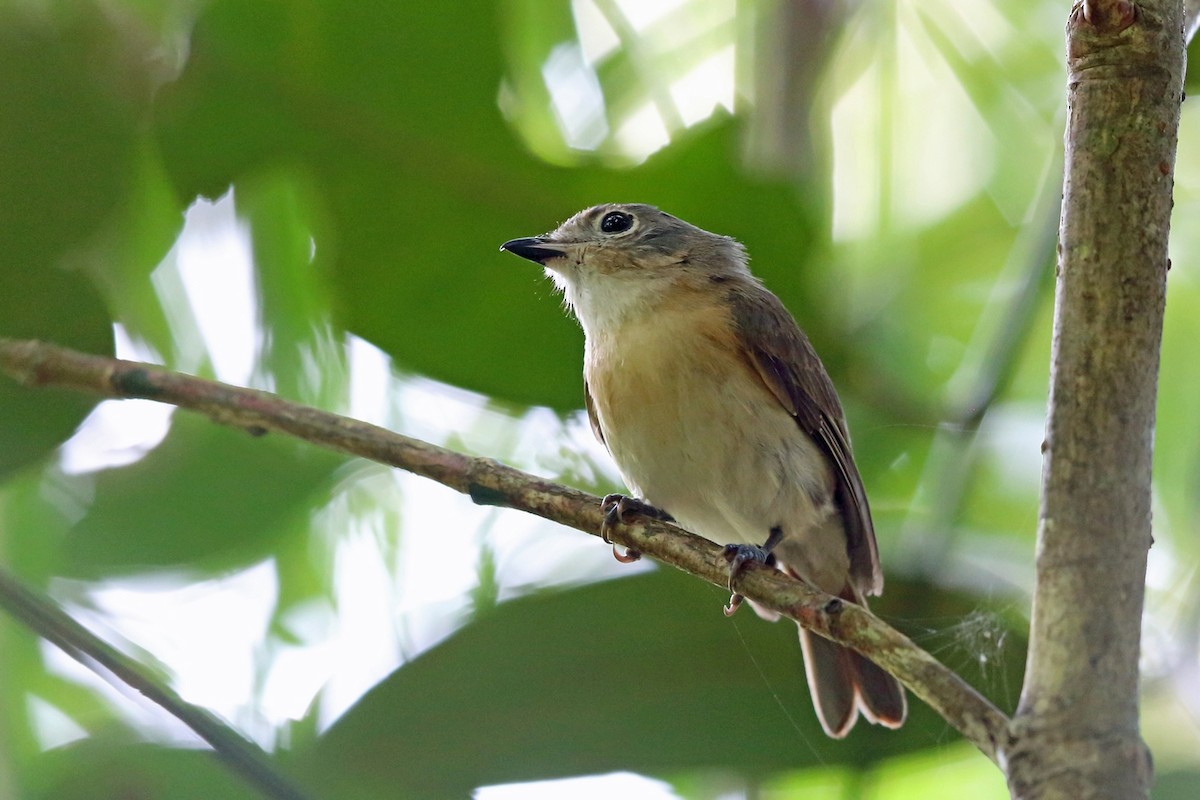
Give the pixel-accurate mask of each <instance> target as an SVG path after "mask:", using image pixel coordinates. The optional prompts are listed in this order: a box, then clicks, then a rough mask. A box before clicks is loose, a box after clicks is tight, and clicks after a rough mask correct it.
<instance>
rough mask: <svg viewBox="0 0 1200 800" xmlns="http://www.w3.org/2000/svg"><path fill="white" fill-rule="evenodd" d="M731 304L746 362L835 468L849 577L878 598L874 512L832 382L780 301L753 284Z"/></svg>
mask: <svg viewBox="0 0 1200 800" xmlns="http://www.w3.org/2000/svg"><path fill="white" fill-rule="evenodd" d="M731 300H732V308H733V316H734V321H735V323H736V324H737V327H738V333H739V336H740V337H741V346H742V350H743V353H744V354H745V357H746V358H747V359H748V360H749V362H750V363H751V364H752V365H753V366H754V368H755V370H756V371H757V372H758V375H759V376H760V377H761V378H762V380H763V383H764V384H766V386H767V388H768V389H769V390H770V391H771V393H772V394H774V395H775V397H776V399H778V400H779V402H780V404H781V405H782V406H783V407H784V409H786V410H787V412H788V413H789V414H791V415H792V416H793V417H794V418H795V419H796V423H797V424H798V425H799V426H800V429H801V430H803V431H804V432H805V433H807V434H808V435H809V436H811V437H812V439H813V441H814V442H816V443H817V445H818V446H819V447H820V448H821V450H822V451H823V452H824V453H825V455H826V456H827V457H828V458H829V460H830V463H831V464H832V465H833V468H834V477H835V480H836V487H835V489H834V502H835V503H836V504H837V506H838V509H839V511H841V514H842V519H843V520H844V522H845V526H846V540H847V544H846V547H847V551H848V553H849V555H850V575H851V577H852V578H853V582H854V583H855V585H856V588H858V589H859V591H862V592H863V593H865V594H879V592H880V591H882V589H883V573H882V570H881V569H880V566H879V549H878V545H877V544H876V542H875V528H874V525H873V523H872V522H871V509H870V506H869V505H868V504H867V492H866V489H865V488H864V487H863V483H862V477H861V476H860V475H859V474H858V467H856V466H855V464H854V456H853V453H852V451H851V449H850V434H849V432H848V431H847V429H846V418H845V415H844V414H843V412H842V404H841V402H839V400H838V396H837V391H836V390H835V389H834V387H833V381H831V380H830V378H829V374H828V373H827V372H826V371H825V367H824V365H823V364H821V360H820V358H818V357H817V353H816V351H815V350H813V346H812V344H811V343H810V342H809V341H808V337H807V336H805V335H804V332H803V331H801V330H800V327H799V326H798V325H797V324H796V321H795V319H793V318H792V315H791V314H790V313H788V310H787V309H786V308H785V307H784V305H783V303H782V302H780V300H779V298H777V297H775V295H773V294H771V293H770V292H768V291H766V290H765V289H763V288H762V287H761V286H758V285H752V286H747V287H735V288H733V289H732V291H731Z"/></svg>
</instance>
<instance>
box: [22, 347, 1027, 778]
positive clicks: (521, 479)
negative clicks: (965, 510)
mask: <svg viewBox="0 0 1200 800" xmlns="http://www.w3.org/2000/svg"><path fill="white" fill-rule="evenodd" d="M0 369H3V371H5V372H7V373H8V374H10V375H11V376H13V377H14V378H16V379H17V380H18V381H20V382H22V383H25V384H27V385H30V386H59V387H66V388H70V389H75V390H78V391H82V392H88V393H92V394H99V395H103V396H105V397H114V398H144V399H149V400H157V401H159V402H163V403H171V404H173V405H177V406H180V407H182V408H188V409H192V410H193V411H199V412H201V413H203V414H206V415H207V416H209V417H210V418H211V419H213V420H214V421H216V422H219V423H221V424H224V425H230V426H233V427H239V428H243V429H245V430H247V431H248V432H250V433H252V434H255V435H261V434H264V433H267V432H276V433H286V434H289V435H292V436H296V437H298V438H300V439H303V440H305V441H308V442H311V443H313V444H317V445H320V446H322V447H327V448H329V449H332V450H337V451H339V452H342V453H347V454H349V455H353V456H360V457H363V458H368V459H371V460H373V461H378V462H380V463H383V464H387V465H390V466H393V467H398V468H400V469H404V470H407V471H409V472H413V473H416V474H418V475H422V476H424V477H427V478H431V479H432V480H435V481H437V482H439V483H441V484H444V485H445V486H449V487H450V488H452V489H456V490H458V491H460V492H462V493H464V494H467V495H469V496H470V497H471V499H472V500H474V501H475V502H476V503H480V504H484V505H496V506H506V507H509V508H515V509H520V510H522V511H526V512H529V513H531V514H537V515H538V516H540V517H544V518H546V519H550V520H553V521H555V522H559V523H561V524H563V525H569V526H570V527H573V528H577V529H579V530H581V531H584V532H585V533H590V534H592V535H599V530H600V524H601V521H602V516H601V512H600V500H599V498H597V497H595V496H593V495H590V494H587V493H586V492H581V491H578V490H576V489H571V488H569V487H566V486H562V485H560V484H557V483H553V482H551V481H547V480H544V479H542V478H538V477H536V476H533V475H530V474H528V473H525V472H522V471H520V470H517V469H513V468H512V467H509V466H505V465H504V464H500V463H499V462H497V461H494V460H492V459H489V458H477V457H472V456H467V455H463V454H461V453H456V452H454V451H452V450H447V449H445V448H443V447H438V446H437V445H433V444H429V443H427V442H423V441H420V440H418V439H413V438H410V437H407V436H403V435H400V434H397V433H393V432H392V431H389V430H386V429H384V428H380V427H378V426H376V425H371V424H368V423H366V422H361V421H358V420H354V419H349V418H347V417H342V416H339V415H337V414H332V413H329V412H326V411H320V410H318V409H315V408H311V407H308V406H303V405H299V404H297V403H291V402H288V401H286V400H283V399H282V398H280V397H278V396H276V395H273V394H270V393H267V392H261V391H257V390H254V389H241V388H237V387H234V386H229V385H227V384H223V383H217V382H215V381H208V380H203V379H201V378H196V377H192V376H189V375H183V374H180V373H177V372H172V371H170V370H167V369H163V368H162V367H155V366H151V365H148V364H139V363H136V362H132V361H122V360H118V359H112V358H104V357H100V356H92V355H87V354H84V353H79V352H76V351H73V350H68V349H65V348H62V347H58V346H55V345H50V344H45V343H42V342H35V341H18V340H12V339H2V338H0ZM609 533H610V535H611V538H612V539H613V540H614V541H615V542H617V543H618V544H622V545H625V546H627V547H632V548H635V549H637V550H639V551H641V552H642V553H645V554H646V555H650V556H653V557H654V558H656V559H658V560H659V561H662V562H664V563H667V564H670V565H672V566H675V567H678V568H679V569H682V570H684V571H685V572H689V573H691V574H693V575H695V576H697V577H699V578H703V579H704V580H706V581H708V582H709V583H712V584H715V585H717V586H725V585H726V583H727V581H728V579H729V567H728V563H727V562H726V561H725V560H724V558H723V557H722V555H721V548H720V547H719V546H718V545H715V544H713V543H712V542H710V541H708V540H707V539H702V538H700V537H699V536H695V535H693V534H691V533H688V532H687V531H684V530H682V529H680V528H677V527H675V526H674V525H670V524H668V523H664V522H658V521H655V520H644V521H638V522H634V523H629V524H622V525H618V526H616V527H614V528H612V529H611V530H610V531H609ZM738 590H739V592H741V593H742V594H744V595H745V596H746V597H748V598H750V599H751V600H754V601H755V602H757V603H760V604H762V605H763V606H765V607H767V608H770V609H772V610H774V611H778V612H779V613H780V614H783V615H784V616H787V617H790V618H791V619H794V620H796V621H797V622H799V623H800V624H801V625H803V626H804V627H806V628H809V629H811V630H813V631H816V632H817V633H819V634H821V635H823V636H827V637H828V638H830V639H833V640H834V641H837V642H840V643H842V644H845V645H848V646H850V647H852V648H854V649H855V650H858V651H859V652H861V653H863V654H864V655H866V656H868V657H870V658H871V659H872V660H874V661H875V662H877V663H878V664H879V665H880V666H882V667H883V668H884V669H886V670H888V671H889V672H891V673H893V674H894V675H895V676H896V677H897V678H899V679H900V680H901V681H902V682H903V683H904V684H905V685H906V686H907V687H908V688H909V689H910V690H911V691H912V692H913V693H914V694H915V695H916V696H917V697H919V698H921V699H922V700H924V701H925V702H926V703H927V704H929V706H931V707H932V708H933V709H934V710H935V711H937V712H938V713H939V714H941V715H942V717H944V718H945V719H946V720H947V721H948V722H949V723H950V724H951V725H953V726H954V727H955V728H956V729H957V730H958V731H959V732H960V733H962V735H963V736H964V737H965V738H966V739H968V740H969V741H971V742H972V743H974V744H975V746H976V747H978V748H979V749H980V751H982V752H983V754H984V755H986V756H987V757H988V758H990V759H992V760H993V761H996V760H997V758H998V756H997V750H998V748H999V747H1000V746H1001V744H1002V743H1003V741H1004V740H1005V738H1006V736H1007V727H1008V722H1009V721H1008V718H1007V717H1005V715H1004V714H1003V713H1002V712H1001V711H1000V710H999V709H997V708H996V707H995V706H994V705H992V704H991V703H990V702H989V701H988V700H987V699H985V698H984V697H983V696H982V695H980V694H979V693H978V692H976V691H975V690H974V689H973V688H971V686H970V685H968V684H967V683H966V682H965V681H963V680H962V679H961V678H960V677H959V676H958V675H956V674H955V673H954V672H953V671H951V670H950V669H948V668H947V667H946V666H944V665H943V664H942V663H941V662H939V661H938V660H937V659H935V658H934V657H933V656H931V655H930V654H929V653H927V652H925V651H924V650H922V649H921V648H919V647H917V645H915V644H914V643H913V642H912V641H911V640H909V639H908V638H907V637H906V636H904V635H903V634H901V633H900V632H899V631H897V630H895V629H894V628H892V627H891V626H889V625H887V624H886V623H884V622H883V621H882V620H880V619H879V618H878V617H875V616H874V615H873V614H871V613H870V612H869V611H867V610H866V609H864V608H861V607H859V606H856V605H853V604H850V603H843V602H842V601H840V600H838V599H837V598H835V597H833V596H832V595H827V594H825V593H823V592H820V591H817V590H816V589H813V588H812V587H810V586H808V585H807V584H804V583H802V582H800V581H797V580H794V579H792V578H790V577H788V576H786V575H784V574H782V573H780V572H778V571H776V570H773V569H751V570H748V571H747V572H746V573H745V574H744V576H743V577H742V578H741V580H740V582H739V586H738ZM39 632H41V631H40V629H39ZM168 710H170V709H168Z"/></svg>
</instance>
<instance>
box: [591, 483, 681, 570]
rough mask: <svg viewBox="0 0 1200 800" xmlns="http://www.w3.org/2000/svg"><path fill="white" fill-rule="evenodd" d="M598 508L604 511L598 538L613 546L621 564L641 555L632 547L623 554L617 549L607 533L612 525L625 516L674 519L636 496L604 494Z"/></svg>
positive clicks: (622, 520)
mask: <svg viewBox="0 0 1200 800" xmlns="http://www.w3.org/2000/svg"><path fill="white" fill-rule="evenodd" d="M600 510H601V511H602V512H604V521H603V522H601V523H600V538H601V539H603V540H604V541H605V542H607V543H608V544H611V545H612V546H613V558H615V559H616V560H617V561H620V562H621V563H622V564H629V563H632V562H634V561H637V560H638V559H639V558H641V557H642V554H641V552H640V551H638V550H637V549H635V548H633V547H630V548H627V549H626V550H625V553H624V554H622V553H621V552H620V551H619V550H617V545H616V544H614V543H613V540H612V538H611V537H610V536H609V535H608V532H609V530H610V529H612V527H613V526H615V525H619V524H621V523H623V522H625V519H626V517H627V516H641V517H649V518H651V519H661V520H665V521H667V522H672V521H674V520H673V518H672V517H671V515H670V514H668V513H667V512H665V511H663V510H662V509H660V508H655V507H654V506H652V505H650V504H649V503H644V502H642V501H641V500H638V499H637V498H636V497H627V496H625V495H623V494H610V495H605V497H604V499H603V500H602V501H600Z"/></svg>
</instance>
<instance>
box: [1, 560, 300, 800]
mask: <svg viewBox="0 0 1200 800" xmlns="http://www.w3.org/2000/svg"><path fill="white" fill-rule="evenodd" d="M0 608H3V609H4V610H5V611H7V612H8V613H9V614H11V615H12V616H14V617H15V618H17V619H18V620H20V621H21V622H23V623H25V625H26V626H28V627H29V628H30V629H32V630H33V631H36V632H37V634H38V635H39V636H41V637H42V638H44V639H45V640H46V641H48V642H50V643H51V644H53V645H56V646H57V647H58V648H60V649H61V650H62V651H63V652H64V653H66V654H67V655H69V656H70V657H71V658H73V659H75V660H76V661H78V662H79V663H81V664H83V665H84V666H85V667H88V668H89V669H91V670H93V671H96V672H100V670H101V669H103V670H105V671H107V672H108V673H109V674H110V675H111V676H112V677H114V678H116V679H118V680H120V681H121V682H122V683H124V684H125V685H127V686H130V687H132V688H133V689H136V690H137V691H138V692H141V693H142V694H143V695H145V696H146V697H148V698H149V699H150V700H152V701H154V702H155V703H157V704H158V705H159V706H161V707H162V708H164V709H166V710H167V711H168V712H169V713H170V714H171V715H172V716H174V717H175V718H176V719H178V720H179V721H180V722H182V723H183V724H184V725H187V726H188V727H189V728H191V729H192V731H194V732H195V733H196V735H198V736H199V737H200V738H201V739H203V740H204V741H206V742H208V743H209V744H210V745H212V748H213V751H214V752H215V753H216V754H217V756H218V757H219V758H220V759H221V760H222V761H224V762H225V763H226V764H227V765H228V766H229V768H230V769H231V770H232V771H233V772H234V773H235V774H237V775H239V776H241V777H242V778H243V779H244V780H245V781H246V782H247V783H249V784H250V785H252V786H254V787H256V788H257V789H258V790H259V791H260V792H262V794H263V796H264V797H270V798H274V800H305V798H307V797H308V795H307V794H306V793H305V792H303V791H301V790H300V789H299V788H298V787H297V786H295V785H294V784H292V782H291V781H290V779H288V778H286V777H284V776H283V775H282V774H281V773H280V772H279V769H278V767H277V766H276V765H275V764H274V763H272V761H271V758H270V756H268V755H267V754H266V753H264V752H263V751H262V750H261V749H259V747H258V746H257V745H256V744H254V743H253V742H251V741H250V740H248V739H245V738H243V737H242V736H241V735H240V734H239V733H238V732H237V731H235V730H233V729H232V728H231V727H229V725H227V724H226V723H225V722H223V721H221V720H220V719H218V718H217V716H216V715H214V714H213V713H212V712H210V711H208V710H207V709H204V708H200V707H199V706H194V705H192V704H191V703H189V702H187V701H186V700H184V699H183V698H182V697H180V696H179V695H178V694H177V693H176V692H175V691H173V690H172V689H171V688H169V687H167V686H164V685H163V684H162V683H161V682H160V681H157V680H156V679H155V678H153V677H152V676H151V675H150V674H149V671H148V670H146V669H145V668H144V667H142V665H141V664H139V663H137V662H136V661H135V660H133V659H132V658H130V657H129V656H127V655H125V654H124V653H122V652H120V651H119V650H117V649H116V648H114V647H113V646H112V645H109V644H107V643H106V642H104V641H103V640H102V639H100V638H99V637H98V636H96V635H95V634H93V633H92V632H91V631H89V630H88V629H87V628H85V627H83V625H81V624H79V623H78V622H76V621H75V620H74V619H73V618H72V617H71V616H70V615H69V614H67V612H65V611H63V610H62V608H60V607H59V606H58V604H56V603H55V602H54V601H53V600H50V599H49V598H46V597H43V596H42V595H39V594H38V593H37V592H34V591H33V590H31V589H29V588H28V587H26V586H24V585H22V584H21V582H20V581H18V580H17V579H16V578H14V577H13V576H12V575H10V574H9V573H8V572H7V571H5V570H3V569H0Z"/></svg>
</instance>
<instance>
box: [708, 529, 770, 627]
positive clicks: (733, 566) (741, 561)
mask: <svg viewBox="0 0 1200 800" xmlns="http://www.w3.org/2000/svg"><path fill="white" fill-rule="evenodd" d="M782 538H783V529H782V528H780V527H779V526H776V527H774V528H771V533H770V535H769V536H767V540H766V541H765V542H763V543H762V545H761V546H759V545H756V544H727V545H725V549H724V550H722V551H721V555H722V556H723V557H724V558H725V560H726V561H728V562H729V592H730V594H729V605H727V606H725V616H727V617H731V616H733V614H734V612H736V611H737V610H738V609H739V608H740V607H741V605H742V601H743V600H744V599H745V598H744V597H742V596H741V595H740V594H738V591H737V589H735V588H733V584H734V582H735V581H736V580H737V579H738V577H739V576H741V574H742V573H743V572H744V571H745V570H746V567H747V566H749V565H750V564H762V565H764V566H767V567H773V566H775V554H774V553H772V552H771V551H772V550H774V549H775V545H777V544H779V540H780V539H782Z"/></svg>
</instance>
